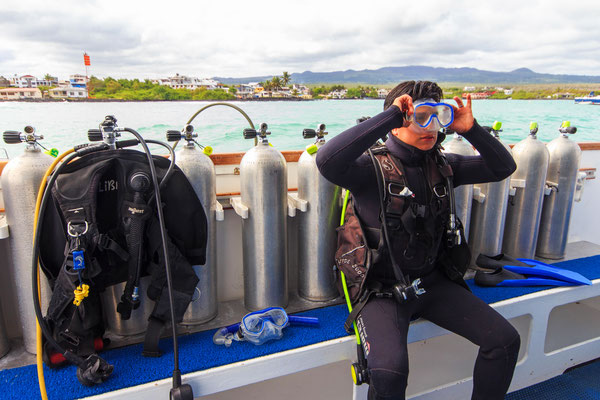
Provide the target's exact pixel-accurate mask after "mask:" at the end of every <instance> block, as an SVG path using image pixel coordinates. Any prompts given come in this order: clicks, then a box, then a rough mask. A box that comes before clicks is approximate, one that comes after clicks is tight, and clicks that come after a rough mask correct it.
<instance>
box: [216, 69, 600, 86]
mask: <svg viewBox="0 0 600 400" xmlns="http://www.w3.org/2000/svg"><path fill="white" fill-rule="evenodd" d="M291 77H292V82H294V83H302V84H315V83H329V84H331V83H364V84H371V85H381V84H394V83H398V82H402V81H406V80H413V79H414V80H430V81H436V82H463V83H484V84H507V83H510V84H544V83H545V84H549V83H550V84H552V83H600V76H590V75H555V74H539V73H537V72H534V71H532V70H530V69H528V68H518V69H515V70H514V71H510V72H497V71H485V70H480V69H476V68H467V67H463V68H436V67H426V66H420V65H412V66H405V67H384V68H379V69H375V70H373V69H363V70H360V71H355V70H352V69H349V70H346V71H332V72H312V71H305V72H300V73H297V72H296V73H292V74H291ZM271 78H272V76H255V77H247V78H224V77H215V78H213V79H215V80H218V81H220V82H223V83H224V84H234V83H249V82H262V81H264V80H266V79H271Z"/></svg>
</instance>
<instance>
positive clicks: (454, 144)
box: [444, 133, 475, 241]
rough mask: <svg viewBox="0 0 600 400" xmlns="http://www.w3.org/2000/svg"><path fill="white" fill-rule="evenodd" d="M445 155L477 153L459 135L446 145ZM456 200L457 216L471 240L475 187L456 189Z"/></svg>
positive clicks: (455, 135) (464, 186) (466, 237)
mask: <svg viewBox="0 0 600 400" xmlns="http://www.w3.org/2000/svg"><path fill="white" fill-rule="evenodd" d="M444 152H445V153H454V154H459V155H461V156H474V155H475V151H474V150H473V147H472V146H471V144H470V143H469V142H467V141H465V140H464V139H463V137H462V136H461V135H459V134H457V133H455V134H454V137H453V138H452V140H451V141H449V142H448V143H445V144H444ZM454 197H455V198H456V216H457V217H458V218H459V219H460V220H461V222H462V223H463V226H464V230H465V239H467V241H468V240H469V222H470V219H471V206H472V203H473V185H462V186H460V187H457V188H455V189H454Z"/></svg>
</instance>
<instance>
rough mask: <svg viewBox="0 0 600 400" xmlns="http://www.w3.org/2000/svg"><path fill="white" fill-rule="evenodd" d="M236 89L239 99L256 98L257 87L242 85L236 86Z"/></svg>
mask: <svg viewBox="0 0 600 400" xmlns="http://www.w3.org/2000/svg"><path fill="white" fill-rule="evenodd" d="M235 89H236V90H237V92H236V93H235V96H236V97H237V98H238V99H249V98H252V97H253V96H254V89H255V86H251V85H249V84H248V85H246V84H241V85H238V86H236V87H235Z"/></svg>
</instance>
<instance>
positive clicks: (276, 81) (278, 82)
mask: <svg viewBox="0 0 600 400" xmlns="http://www.w3.org/2000/svg"><path fill="white" fill-rule="evenodd" d="M271 83H272V84H273V88H274V89H275V90H279V88H281V78H279V77H278V76H274V77H273V79H271Z"/></svg>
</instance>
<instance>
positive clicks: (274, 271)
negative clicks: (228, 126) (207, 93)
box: [231, 123, 288, 310]
mask: <svg viewBox="0 0 600 400" xmlns="http://www.w3.org/2000/svg"><path fill="white" fill-rule="evenodd" d="M269 134H270V132H267V124H264V123H263V124H261V129H260V132H258V133H257V132H256V131H255V130H253V129H246V130H244V136H245V137H246V139H253V138H255V137H256V136H257V135H258V136H259V141H258V144H257V145H256V146H255V147H253V148H252V149H250V150H248V151H247V152H246V154H245V155H244V157H242V161H241V162H240V189H241V197H238V198H232V199H231V202H232V205H233V207H234V209H235V210H236V212H237V213H238V214H240V215H242V251H243V264H244V304H245V306H246V308H247V309H248V310H260V309H263V308H267V307H275V306H279V307H286V306H287V302H288V267H287V213H288V200H287V164H286V161H285V158H284V157H283V155H282V154H281V153H280V152H279V151H278V150H276V149H275V148H274V147H272V146H270V145H269V142H268V140H267V138H266V135H269Z"/></svg>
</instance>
